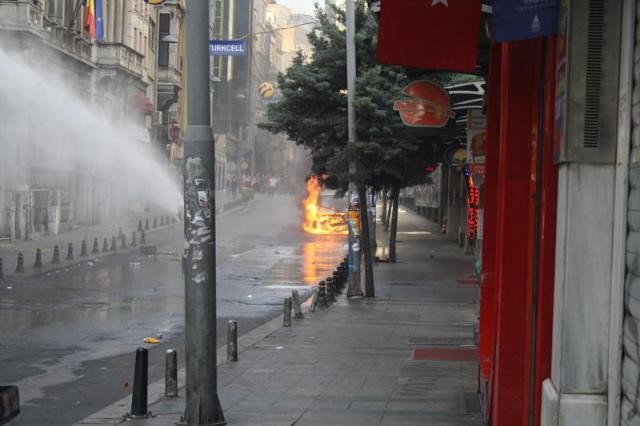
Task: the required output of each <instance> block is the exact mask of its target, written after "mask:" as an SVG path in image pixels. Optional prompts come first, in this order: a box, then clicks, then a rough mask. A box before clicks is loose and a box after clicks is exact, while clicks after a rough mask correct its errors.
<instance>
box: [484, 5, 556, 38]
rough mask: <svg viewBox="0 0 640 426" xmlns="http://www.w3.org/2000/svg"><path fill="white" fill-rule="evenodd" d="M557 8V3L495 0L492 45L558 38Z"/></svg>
mask: <svg viewBox="0 0 640 426" xmlns="http://www.w3.org/2000/svg"><path fill="white" fill-rule="evenodd" d="M558 7H559V1H558V0H494V2H493V41H495V42H503V41H515V40H527V39H531V38H537V37H544V36H547V35H552V34H557V33H558Z"/></svg>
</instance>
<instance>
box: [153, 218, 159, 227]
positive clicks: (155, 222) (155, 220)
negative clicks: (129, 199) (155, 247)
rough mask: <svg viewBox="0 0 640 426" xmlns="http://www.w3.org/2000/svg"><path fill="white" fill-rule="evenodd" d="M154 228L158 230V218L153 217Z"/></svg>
mask: <svg viewBox="0 0 640 426" xmlns="http://www.w3.org/2000/svg"><path fill="white" fill-rule="evenodd" d="M153 227H154V228H157V227H158V218H157V217H155V216H154V217H153Z"/></svg>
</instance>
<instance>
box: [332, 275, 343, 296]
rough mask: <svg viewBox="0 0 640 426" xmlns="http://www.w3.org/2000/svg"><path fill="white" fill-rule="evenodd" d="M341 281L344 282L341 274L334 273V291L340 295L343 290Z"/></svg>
mask: <svg viewBox="0 0 640 426" xmlns="http://www.w3.org/2000/svg"><path fill="white" fill-rule="evenodd" d="M341 281H342V278H341V277H340V272H338V271H334V272H333V291H335V292H336V293H338V294H340V292H341V290H342V283H341Z"/></svg>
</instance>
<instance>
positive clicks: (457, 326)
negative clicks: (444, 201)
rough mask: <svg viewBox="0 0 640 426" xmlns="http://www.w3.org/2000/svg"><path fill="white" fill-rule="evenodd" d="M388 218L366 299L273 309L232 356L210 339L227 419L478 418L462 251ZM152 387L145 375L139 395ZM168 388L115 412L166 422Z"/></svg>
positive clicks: (423, 224) (175, 403)
mask: <svg viewBox="0 0 640 426" xmlns="http://www.w3.org/2000/svg"><path fill="white" fill-rule="evenodd" d="M400 219H401V221H400V229H399V235H398V240H399V242H398V260H399V262H398V263H396V264H388V263H380V264H377V265H376V268H375V275H376V291H377V297H376V298H375V299H361V300H355V301H347V300H346V299H345V298H344V297H343V296H341V297H340V298H339V299H338V302H337V303H336V304H334V305H332V306H331V307H329V308H326V309H320V308H319V309H318V311H316V312H315V313H308V314H306V317H305V319H303V320H298V321H294V324H293V327H291V328H283V327H281V324H282V323H281V319H280V318H276V319H275V320H273V321H271V322H269V323H267V324H265V325H264V326H262V327H260V328H258V329H256V330H254V331H252V332H250V333H248V334H247V335H244V336H242V337H241V338H240V340H239V346H240V354H239V361H238V362H236V363H228V362H226V360H225V357H224V354H225V351H226V349H225V348H224V347H223V348H221V349H220V350H219V351H218V364H219V367H218V371H219V377H218V385H219V394H220V398H221V400H222V406H223V410H224V413H225V417H226V420H227V422H228V424H229V425H296V426H303V425H350V426H352V425H393V426H401V425H429V426H437V425H481V424H483V423H482V419H481V415H480V412H479V411H480V410H479V404H478V400H477V396H476V383H477V368H476V366H477V362H476V349H475V346H474V342H473V335H474V331H473V330H474V325H475V322H476V299H477V293H478V292H477V286H476V285H474V284H469V281H470V280H469V279H468V278H469V276H471V275H472V274H473V262H472V260H471V258H469V257H465V256H463V255H462V254H461V250H460V249H459V248H458V247H457V246H455V245H454V244H452V243H450V242H446V241H443V240H442V238H441V237H440V235H439V233H438V227H437V226H436V225H433V224H430V223H428V222H427V221H426V220H424V219H423V218H421V217H419V216H417V215H414V214H413V213H411V212H408V211H404V210H403V212H402V213H401V216H400ZM378 229H379V230H381V227H380V226H379V228H378ZM240 327H242V324H240ZM178 356H184V354H178ZM132 366H133V359H132ZM183 376H184V372H181V376H180V380H181V382H182V381H183ZM162 391H163V384H162V383H161V382H158V383H155V384H152V385H151V386H150V389H149V395H150V397H149V399H150V402H153V401H155V400H157V399H158V397H160V396H161V393H162ZM180 391H181V396H180V397H178V398H160V399H159V400H158V401H157V402H155V403H152V404H151V405H150V407H149V409H150V410H151V412H152V413H153V417H151V418H147V419H132V420H130V421H127V423H128V424H134V425H154V426H165V425H166V426H168V425H174V424H175V422H176V421H177V420H179V417H180V414H181V413H182V411H183V409H184V403H185V402H184V398H183V396H182V394H183V389H181V390H180ZM129 408H130V398H125V399H124V400H122V401H119V402H118V403H116V404H114V405H112V406H110V407H107V408H106V409H105V410H103V411H101V412H99V413H96V414H95V415H93V416H91V417H89V418H87V419H85V420H83V421H81V422H80V423H79V424H82V425H88V424H94V425H95V424H119V423H121V422H123V421H124V419H123V417H122V415H123V414H124V413H126V412H127V411H128V410H129Z"/></svg>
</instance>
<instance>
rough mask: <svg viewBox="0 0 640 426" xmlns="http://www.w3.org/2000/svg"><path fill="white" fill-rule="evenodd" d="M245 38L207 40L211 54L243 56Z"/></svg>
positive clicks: (245, 51) (245, 47) (245, 50)
mask: <svg viewBox="0 0 640 426" xmlns="http://www.w3.org/2000/svg"><path fill="white" fill-rule="evenodd" d="M246 54H247V40H209V55H211V56H245V55H246Z"/></svg>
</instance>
